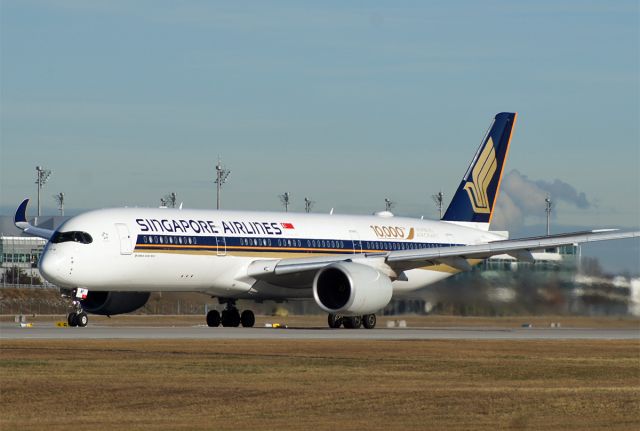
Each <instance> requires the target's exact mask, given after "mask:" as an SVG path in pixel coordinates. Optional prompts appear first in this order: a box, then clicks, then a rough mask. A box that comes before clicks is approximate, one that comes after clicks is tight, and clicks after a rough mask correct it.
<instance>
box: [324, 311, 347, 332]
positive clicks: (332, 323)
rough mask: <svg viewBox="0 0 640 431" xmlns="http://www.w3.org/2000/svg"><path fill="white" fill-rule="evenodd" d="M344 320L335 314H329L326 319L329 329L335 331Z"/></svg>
mask: <svg viewBox="0 0 640 431" xmlns="http://www.w3.org/2000/svg"><path fill="white" fill-rule="evenodd" d="M343 320H344V319H343V318H342V317H340V316H338V315H337V314H333V313H330V314H329V316H328V317H327V322H328V323H329V328H333V329H337V328H339V327H340V326H342V321H343Z"/></svg>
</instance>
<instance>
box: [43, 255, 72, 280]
mask: <svg viewBox="0 0 640 431" xmlns="http://www.w3.org/2000/svg"><path fill="white" fill-rule="evenodd" d="M38 268H39V269H40V274H42V276H43V277H44V278H45V280H47V281H48V282H50V283H53V284H56V285H58V286H63V287H64V286H65V284H66V283H65V279H66V278H68V274H69V270H68V268H65V257H64V256H63V255H61V254H60V253H56V252H51V251H48V250H45V251H44V253H42V256H40V261H39V262H38ZM65 275H66V276H67V277H65Z"/></svg>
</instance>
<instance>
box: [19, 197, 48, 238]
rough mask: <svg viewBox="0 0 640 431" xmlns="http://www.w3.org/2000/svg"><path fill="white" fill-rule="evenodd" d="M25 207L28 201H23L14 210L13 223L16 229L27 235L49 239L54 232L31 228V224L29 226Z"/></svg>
mask: <svg viewBox="0 0 640 431" xmlns="http://www.w3.org/2000/svg"><path fill="white" fill-rule="evenodd" d="M27 205H29V199H25V200H23V201H22V203H21V204H20V206H19V207H18V209H17V210H16V215H15V216H14V217H13V223H14V224H15V225H16V227H17V228H18V229H22V230H23V231H24V233H28V234H29V235H33V236H38V237H40V238H44V239H51V237H52V236H53V233H54V232H55V231H53V230H49V229H42V228H40V227H36V226H32V225H31V224H29V222H28V221H27Z"/></svg>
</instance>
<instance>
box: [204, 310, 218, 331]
mask: <svg viewBox="0 0 640 431" xmlns="http://www.w3.org/2000/svg"><path fill="white" fill-rule="evenodd" d="M207 326H210V327H212V328H217V327H218V326H220V312H219V311H218V310H209V312H208V313H207Z"/></svg>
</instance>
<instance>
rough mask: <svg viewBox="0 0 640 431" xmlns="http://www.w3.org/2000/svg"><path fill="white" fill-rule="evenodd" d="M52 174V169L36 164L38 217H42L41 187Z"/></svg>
mask: <svg viewBox="0 0 640 431" xmlns="http://www.w3.org/2000/svg"><path fill="white" fill-rule="evenodd" d="M50 176H51V170H50V169H45V168H43V167H42V166H36V184H37V185H38V217H40V189H42V186H44V185H45V184H46V183H47V180H48V179H49V177H50Z"/></svg>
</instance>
